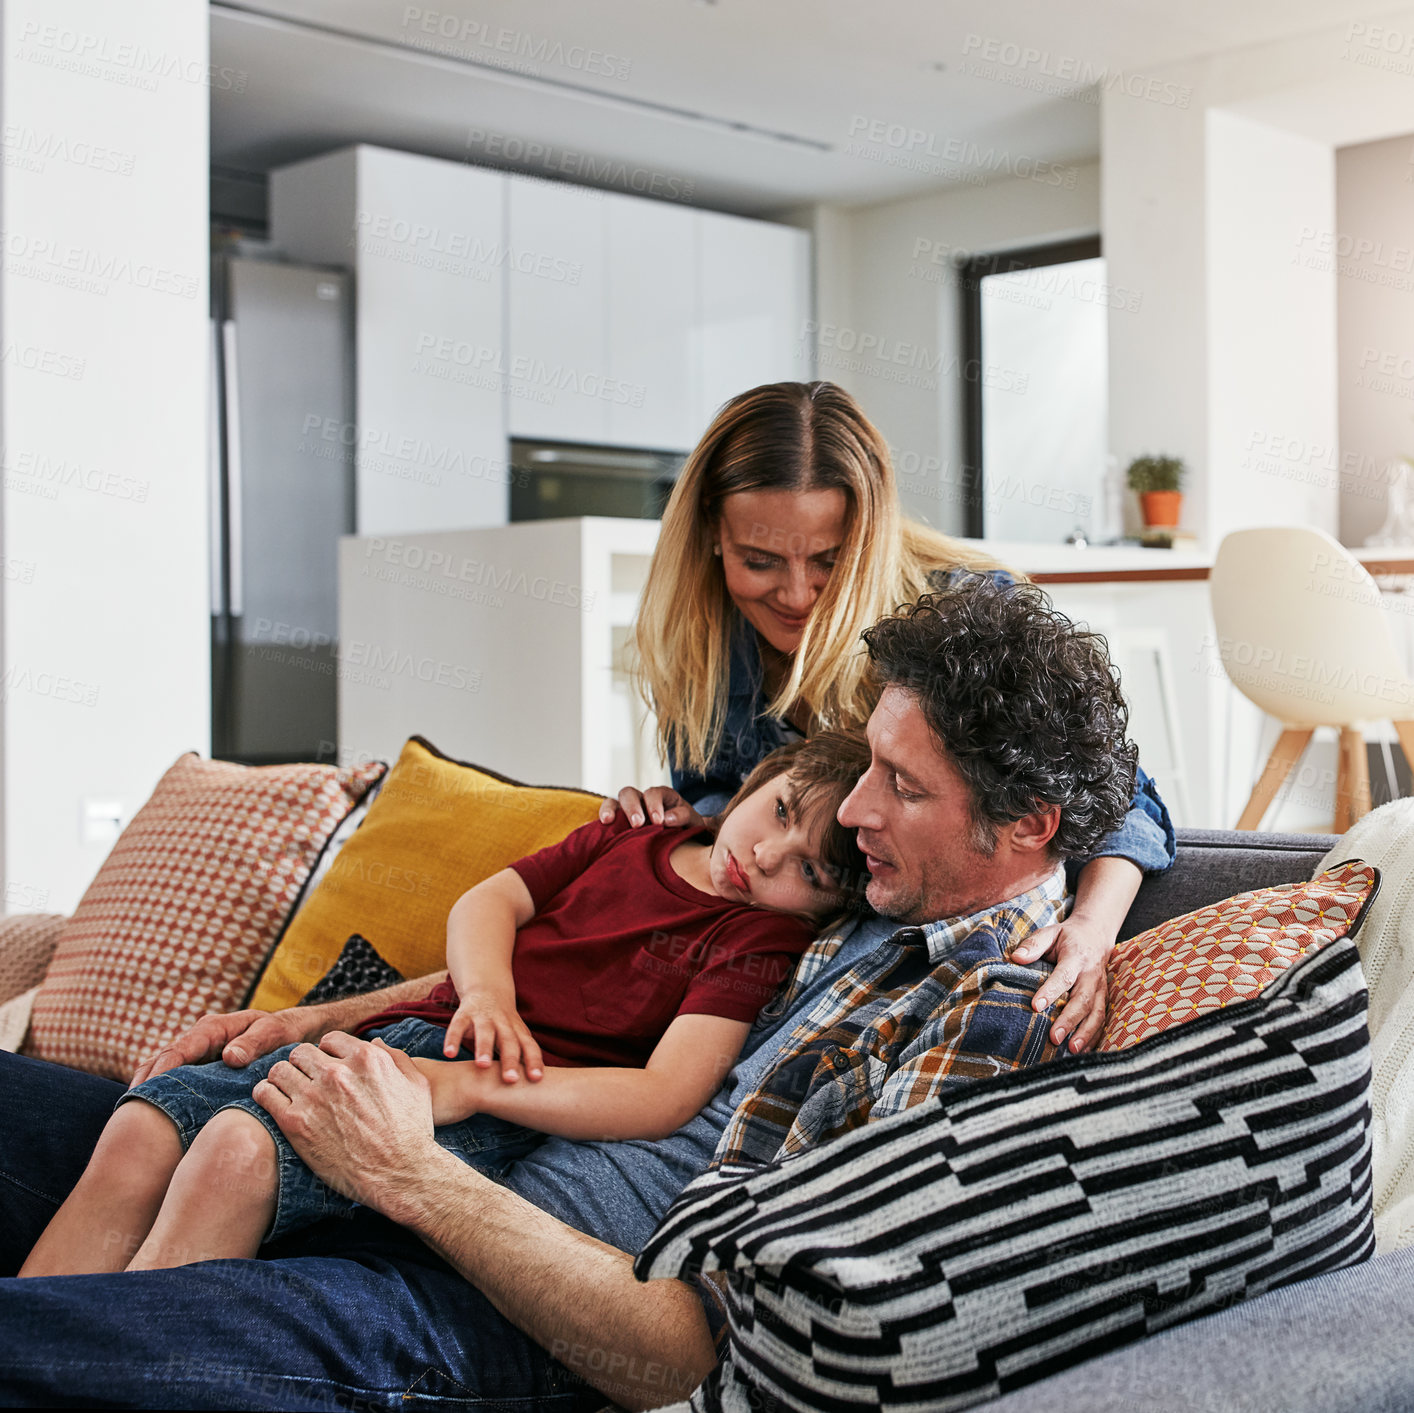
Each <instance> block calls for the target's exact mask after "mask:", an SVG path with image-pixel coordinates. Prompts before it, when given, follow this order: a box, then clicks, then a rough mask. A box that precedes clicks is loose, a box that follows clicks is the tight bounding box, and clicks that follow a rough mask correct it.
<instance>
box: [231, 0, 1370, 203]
mask: <svg viewBox="0 0 1414 1413" xmlns="http://www.w3.org/2000/svg"><path fill="white" fill-rule="evenodd" d="M210 9H211V59H212V63H213V64H215V65H218V66H226V67H228V68H230V69H233V70H237V71H241V72H243V73H244V74H245V76H246V77H245V81H244V86H243V91H240V92H237V91H236V90H235V88H234V87H233V88H229V89H227V88H223V87H220V86H214V87H213V91H212V107H211V148H212V161H213V163H214V164H219V165H221V166H225V167H228V168H235V169H238V170H246V171H253V172H265V171H268V170H270V169H271V168H273V167H277V166H281V165H283V164H285V163H287V162H291V161H297V160H299V159H301V158H304V157H308V156H312V155H315V154H317V153H320V152H326V151H329V150H330V149H332V148H334V147H338V146H343V145H345V144H347V143H350V142H371V143H377V144H380V145H383V146H388V147H397V148H403V149H406V150H409V151H418V152H425V153H428V154H431V155H434V156H440V157H449V158H464V159H467V160H471V161H477V162H488V161H489V162H490V163H492V164H493V165H502V166H509V167H514V168H520V169H524V170H528V171H531V172H538V173H542V174H545V175H555V176H558V177H561V178H564V179H569V180H577V181H583V182H586V183H587V184H590V185H602V186H609V187H615V188H618V189H622V190H638V191H642V192H644V193H645V194H649V195H653V194H656V195H659V196H663V197H667V198H670V199H687V200H690V201H692V202H693V203H694V204H698V205H706V206H717V207H722V208H724V209H728V210H739V211H744V212H755V213H760V212H766V211H771V210H779V209H782V208H785V207H789V206H791V205H795V204H797V203H803V202H808V201H831V202H840V203H844V204H850V205H854V204H862V203H868V202H877V201H885V200H889V199H891V198H894V197H901V196H907V195H910V194H913V193H916V192H919V191H932V190H937V189H939V188H941V187H944V186H947V185H949V184H953V183H957V182H961V181H970V182H978V181H985V180H992V179H1000V178H1004V177H1006V176H1009V175H1012V174H1013V173H1015V172H1016V171H1018V170H1020V171H1022V172H1025V171H1027V170H1029V169H1030V168H1029V164H1033V163H1036V162H1050V163H1055V164H1058V165H1062V166H1064V165H1067V164H1070V163H1074V162H1079V161H1087V160H1093V159H1094V158H1095V157H1096V156H1098V152H1099V121H1098V120H1099V108H1098V104H1097V103H1096V102H1094V101H1093V99H1094V92H1093V90H1091V89H1089V83H1091V82H1093V77H1094V76H1095V75H1101V74H1114V73H1115V72H1116V71H1119V70H1123V71H1125V72H1129V73H1135V72H1137V73H1147V72H1149V71H1152V70H1153V69H1155V68H1157V67H1159V66H1161V65H1164V64H1168V63H1172V62H1175V61H1177V60H1181V59H1185V58H1192V57H1197V56H1199V55H1203V54H1208V53H1212V52H1215V51H1217V50H1222V49H1231V48H1235V47H1238V46H1242V45H1247V44H1255V43H1260V42H1265V41H1270V40H1273V39H1279V38H1285V37H1289V36H1294V35H1299V34H1304V33H1309V32H1311V31H1314V30H1318V29H1323V28H1326V27H1329V26H1332V25H1338V24H1347V23H1350V22H1351V21H1353V20H1355V19H1358V18H1361V17H1369V16H1372V15H1378V14H1380V13H1387V12H1389V11H1390V9H1391V7H1390V6H1388V5H1380V6H1366V5H1364V4H1362V3H1360V0H1183V3H1181V4H1174V3H1173V0H1062V3H1056V0H1010V3H1006V0H1003V3H997V0H591V3H585V0H431V3H429V4H424V5H406V4H403V3H401V0H257V3H253V4H246V3H244V0H212V4H211V7H210ZM1003 46H1015V48H1004V47H1003ZM1022 49H1027V50H1031V51H1034V53H1033V57H1031V58H1030V59H1028V60H1027V61H1025V62H1018V61H1017V58H1016V55H1017V53H1018V51H1019V50H1022ZM989 50H990V52H991V53H992V54H993V55H994V56H1000V57H1002V58H1004V59H1007V60H1010V62H1002V63H1000V64H996V65H995V69H994V73H995V75H996V76H992V77H988V76H983V75H979V74H977V73H972V72H968V65H969V64H970V63H975V62H977V61H978V60H979V59H982V60H983V61H985V58H986V53H987V51H989ZM1053 75H1063V76H1059V77H1057V76H1053ZM1067 94H1068V95H1071V96H1066V95H1067ZM525 144H535V146H534V147H530V148H528V149H527V148H526V147H525V146H524V145H525Z"/></svg>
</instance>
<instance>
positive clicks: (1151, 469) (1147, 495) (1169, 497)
mask: <svg viewBox="0 0 1414 1413" xmlns="http://www.w3.org/2000/svg"><path fill="white" fill-rule="evenodd" d="M1187 469H1188V468H1187V467H1186V466H1184V464H1183V461H1182V459H1181V458H1179V457H1177V456H1137V457H1135V459H1134V460H1133V461H1131V462H1130V463H1129V472H1128V481H1129V489H1130V490H1131V491H1137V492H1138V493H1139V506H1140V509H1141V510H1142V511H1143V513H1144V523H1145V525H1148V526H1155V525H1177V524H1178V516H1179V511H1180V510H1181V508H1182V506H1183V478H1184V475H1185V474H1186V472H1187Z"/></svg>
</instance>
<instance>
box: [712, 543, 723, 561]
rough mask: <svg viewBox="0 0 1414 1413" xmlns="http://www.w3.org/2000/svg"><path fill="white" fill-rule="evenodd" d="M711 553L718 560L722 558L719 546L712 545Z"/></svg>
mask: <svg viewBox="0 0 1414 1413" xmlns="http://www.w3.org/2000/svg"><path fill="white" fill-rule="evenodd" d="M712 553H713V554H715V555H716V556H717V558H718V559H720V558H721V557H722V547H721V545H713V546H712Z"/></svg>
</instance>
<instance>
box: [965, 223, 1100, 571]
mask: <svg viewBox="0 0 1414 1413" xmlns="http://www.w3.org/2000/svg"><path fill="white" fill-rule="evenodd" d="M1105 289H1106V284H1105V261H1104V257H1103V256H1102V255H1101V254H1100V242H1099V240H1098V239H1090V240H1083V241H1067V242H1065V243H1063V244H1058V245H1050V246H1043V247H1037V248H1034V249H1031V250H1019V251H1008V252H1006V253H1004V254H998V255H988V256H979V257H975V258H974V259H972V260H970V261H969V262H968V263H967V265H966V266H965V267H964V269H963V319H964V327H963V343H964V353H965V358H966V362H965V365H964V366H965V367H967V368H969V369H972V370H974V373H973V376H971V377H969V379H968V380H967V382H966V385H965V386H966V411H965V418H966V454H967V462H968V465H970V466H973V467H977V468H979V469H980V472H981V475H980V476H979V477H978V478H977V485H976V486H975V488H974V490H973V493H972V495H971V497H970V499H969V502H968V519H967V533H968V534H969V535H974V536H979V537H980V536H982V535H986V536H987V538H989V539H995V540H1024V541H1031V542H1038V541H1039V542H1046V543H1051V544H1058V543H1060V542H1061V541H1063V540H1064V539H1065V538H1066V537H1067V536H1068V535H1070V534H1072V533H1073V532H1074V531H1076V530H1080V531H1082V532H1083V533H1084V534H1085V535H1086V536H1087V538H1094V537H1096V536H1097V535H1098V534H1099V533H1101V531H1102V529H1104V528H1107V527H1104V526H1103V525H1102V520H1103V507H1102V504H1101V498H1102V495H1103V488H1104V477H1105V457H1106V450H1107V445H1108V425H1107V422H1108V378H1109V359H1108V327H1107V315H1108V308H1107V304H1106V299H1105Z"/></svg>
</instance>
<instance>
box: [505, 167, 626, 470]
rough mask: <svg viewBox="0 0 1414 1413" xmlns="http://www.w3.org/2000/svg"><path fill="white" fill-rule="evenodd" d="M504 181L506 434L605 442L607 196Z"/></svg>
mask: <svg viewBox="0 0 1414 1413" xmlns="http://www.w3.org/2000/svg"><path fill="white" fill-rule="evenodd" d="M507 184H508V187H509V191H508V193H507V211H508V221H507V234H508V242H507V243H508V247H509V258H508V261H507V266H508V271H507V286H508V295H507V308H508V310H509V328H508V331H507V338H506V344H507V348H508V350H509V356H508V364H507V372H508V377H507V392H508V394H509V407H508V411H507V420H508V423H509V426H510V431H511V435H512V436H514V437H544V438H547V439H548V440H551V441H566V442H609V441H610V440H612V439H611V437H610V432H609V408H610V398H611V397H612V396H614V389H613V385H612V383H611V382H610V380H611V379H612V378H613V373H612V370H611V368H610V359H609V321H608V308H609V241H608V201H607V199H606V198H605V196H604V193H603V192H601V191H591V190H589V189H588V188H585V187H577V186H569V185H567V184H558V183H550V182H540V181H530V180H527V179H524V178H520V179H518V178H515V177H512V178H510V179H509V181H508V183H507Z"/></svg>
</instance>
